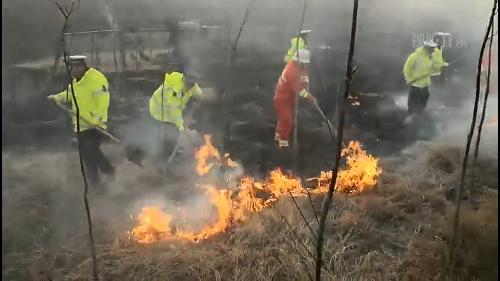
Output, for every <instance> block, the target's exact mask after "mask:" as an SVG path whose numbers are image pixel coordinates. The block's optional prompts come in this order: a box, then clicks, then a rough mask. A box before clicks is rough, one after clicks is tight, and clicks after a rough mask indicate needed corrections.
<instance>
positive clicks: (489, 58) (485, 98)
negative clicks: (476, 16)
mask: <svg viewBox="0 0 500 281" xmlns="http://www.w3.org/2000/svg"><path fill="white" fill-rule="evenodd" d="M494 30H495V22H494V21H493V24H492V26H491V31H490V34H491V33H493V31H494ZM488 40H489V41H490V44H489V46H488V72H487V74H486V89H485V93H484V101H483V108H482V113H481V120H480V121H479V127H478V129H477V137H476V146H475V148H474V160H473V161H472V167H471V168H472V170H471V171H472V172H471V181H470V187H469V189H470V193H471V197H472V195H473V193H474V178H475V177H474V168H475V166H476V162H477V157H478V155H479V144H480V142H481V132H482V130H483V124H484V120H485V118H486V105H487V103H488V96H489V94H490V78H491V48H492V45H493V35H492V36H490V38H489V39H488ZM481 61H482V59H481Z"/></svg>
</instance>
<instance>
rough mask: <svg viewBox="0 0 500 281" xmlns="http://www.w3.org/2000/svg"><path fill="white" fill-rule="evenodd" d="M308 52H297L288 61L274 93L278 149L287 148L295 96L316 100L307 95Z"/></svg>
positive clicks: (291, 126) (275, 136) (304, 50)
mask: <svg viewBox="0 0 500 281" xmlns="http://www.w3.org/2000/svg"><path fill="white" fill-rule="evenodd" d="M310 57H311V55H310V52H309V51H308V50H306V49H302V50H298V52H297V55H296V56H295V57H294V58H293V60H291V61H289V62H288V63H287V64H286V66H285V69H284V70H283V72H282V74H281V76H280V78H279V79H278V82H277V85H276V91H275V93H274V109H275V110H276V115H277V119H278V122H277V124H276V132H275V135H274V140H275V141H278V146H279V148H280V149H281V148H285V147H288V146H289V142H288V139H289V137H290V134H291V133H292V128H293V125H294V124H293V111H294V108H295V102H296V97H297V94H298V95H300V96H301V97H303V98H306V99H308V100H309V101H311V102H314V101H315V100H316V98H315V97H314V96H313V95H311V94H310V93H309V77H308V69H307V66H308V64H309V62H310Z"/></svg>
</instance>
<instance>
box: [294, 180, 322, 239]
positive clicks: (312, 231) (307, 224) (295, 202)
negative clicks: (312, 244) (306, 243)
mask: <svg viewBox="0 0 500 281" xmlns="http://www.w3.org/2000/svg"><path fill="white" fill-rule="evenodd" d="M288 194H290V198H291V199H292V201H293V203H294V204H295V208H297V210H299V213H300V216H301V217H302V219H303V220H304V222H305V223H306V226H307V228H308V229H309V231H311V235H312V236H313V238H314V239H315V240H316V239H317V237H316V234H314V230H313V229H312V228H311V226H310V225H309V222H308V221H307V219H306V217H305V216H304V213H303V212H302V209H300V207H299V204H297V201H296V200H295V197H294V196H293V194H292V192H290V190H289V191H288ZM313 210H314V209H313Z"/></svg>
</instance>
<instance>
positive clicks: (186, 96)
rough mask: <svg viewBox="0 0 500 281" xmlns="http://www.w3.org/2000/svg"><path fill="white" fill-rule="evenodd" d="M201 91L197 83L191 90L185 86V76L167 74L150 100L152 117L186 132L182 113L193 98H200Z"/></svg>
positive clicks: (178, 73) (173, 73) (174, 73)
mask: <svg viewBox="0 0 500 281" xmlns="http://www.w3.org/2000/svg"><path fill="white" fill-rule="evenodd" d="M200 95H201V89H200V87H199V86H198V83H195V85H194V86H193V87H191V89H186V88H185V86H184V75H183V74H182V73H180V72H175V71H174V72H172V73H167V74H165V79H164V81H163V84H162V85H160V86H159V87H158V89H156V90H155V91H154V92H153V95H152V96H151V98H150V99H149V112H150V114H151V117H153V118H154V119H155V120H158V121H160V122H166V123H172V124H174V125H175V126H176V127H177V128H178V129H179V131H181V132H182V131H184V119H183V116H182V112H183V110H184V108H186V105H187V103H188V102H189V100H190V99H191V97H193V96H200Z"/></svg>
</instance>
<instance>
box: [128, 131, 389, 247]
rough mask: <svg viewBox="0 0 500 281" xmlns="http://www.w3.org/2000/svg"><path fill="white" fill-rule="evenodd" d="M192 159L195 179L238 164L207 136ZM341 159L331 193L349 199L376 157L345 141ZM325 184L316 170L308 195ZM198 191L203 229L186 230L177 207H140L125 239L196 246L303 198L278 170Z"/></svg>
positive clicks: (326, 176) (365, 181)
mask: <svg viewBox="0 0 500 281" xmlns="http://www.w3.org/2000/svg"><path fill="white" fill-rule="evenodd" d="M194 155H195V159H196V161H197V165H196V171H197V173H198V175H199V176H204V175H206V174H208V173H209V172H210V170H211V169H212V168H213V167H216V166H219V167H220V166H227V167H229V168H231V167H237V166H238V165H237V164H236V163H235V162H234V161H232V160H231V159H230V158H229V155H228V154H226V155H224V157H221V156H220V154H219V151H218V150H217V148H215V147H214V146H213V144H212V142H211V138H210V136H208V135H206V136H205V144H204V145H203V146H201V147H200V148H199V149H197V150H196V151H195V154H194ZM342 156H343V157H345V158H346V159H347V168H345V169H342V170H340V171H339V174H338V184H337V187H336V190H337V191H338V192H342V193H346V194H351V195H353V194H358V193H361V192H364V191H367V190H370V189H372V188H373V187H374V185H375V184H376V183H377V178H378V176H379V174H380V173H381V169H380V168H379V167H378V165H377V159H376V158H375V157H373V156H371V155H368V154H367V153H366V151H364V150H363V149H362V147H361V144H360V143H359V142H355V141H351V142H350V143H349V145H348V147H346V148H345V149H343V150H342ZM200 180H204V179H203V178H200ZM330 180H331V172H321V174H320V176H319V177H318V178H315V181H316V182H317V186H316V187H315V189H313V190H312V191H311V193H323V192H325V191H327V190H328V185H329V182H330ZM199 189H200V190H201V191H202V192H203V193H204V194H205V196H206V198H207V200H208V201H209V202H210V204H211V205H212V210H210V209H208V210H206V211H205V212H206V213H207V214H212V215H207V216H206V219H205V220H204V221H205V222H206V223H205V225H204V226H203V227H201V228H199V229H193V228H192V226H191V225H190V223H189V222H190V221H191V219H190V218H189V217H185V215H184V213H185V209H184V207H183V206H180V207H179V208H178V210H177V211H176V213H171V212H168V211H164V210H161V208H160V207H159V206H146V207H144V208H142V210H141V212H140V213H139V215H138V226H136V227H135V228H134V229H133V230H132V231H131V232H130V238H131V239H132V240H134V241H136V242H139V243H146V244H147V243H154V242H158V241H165V240H171V239H181V240H189V241H193V242H198V241H200V240H203V239H207V238H209V237H212V236H214V235H216V234H219V233H222V232H224V231H226V230H227V229H228V228H230V227H231V225H232V224H234V223H235V222H242V221H246V220H247V219H248V217H249V216H250V215H252V214H254V213H258V212H260V211H262V210H263V209H264V208H266V207H268V206H270V205H271V204H273V203H275V202H276V201H278V200H279V199H280V198H282V197H283V196H285V195H291V196H298V197H304V196H307V191H306V190H305V189H304V188H303V187H302V184H301V181H300V179H298V178H295V177H293V176H291V175H287V174H286V173H284V172H283V171H281V170H280V169H275V170H273V171H271V172H270V173H269V175H268V176H267V178H266V179H265V180H263V181H259V180H256V179H254V178H252V177H249V176H246V177H244V178H242V179H241V182H240V184H239V186H238V187H237V188H236V189H229V188H218V187H215V186H213V185H207V184H203V185H200V187H199ZM179 217H182V218H181V219H180V220H181V221H182V222H181V224H177V225H174V223H173V221H174V220H179Z"/></svg>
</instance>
